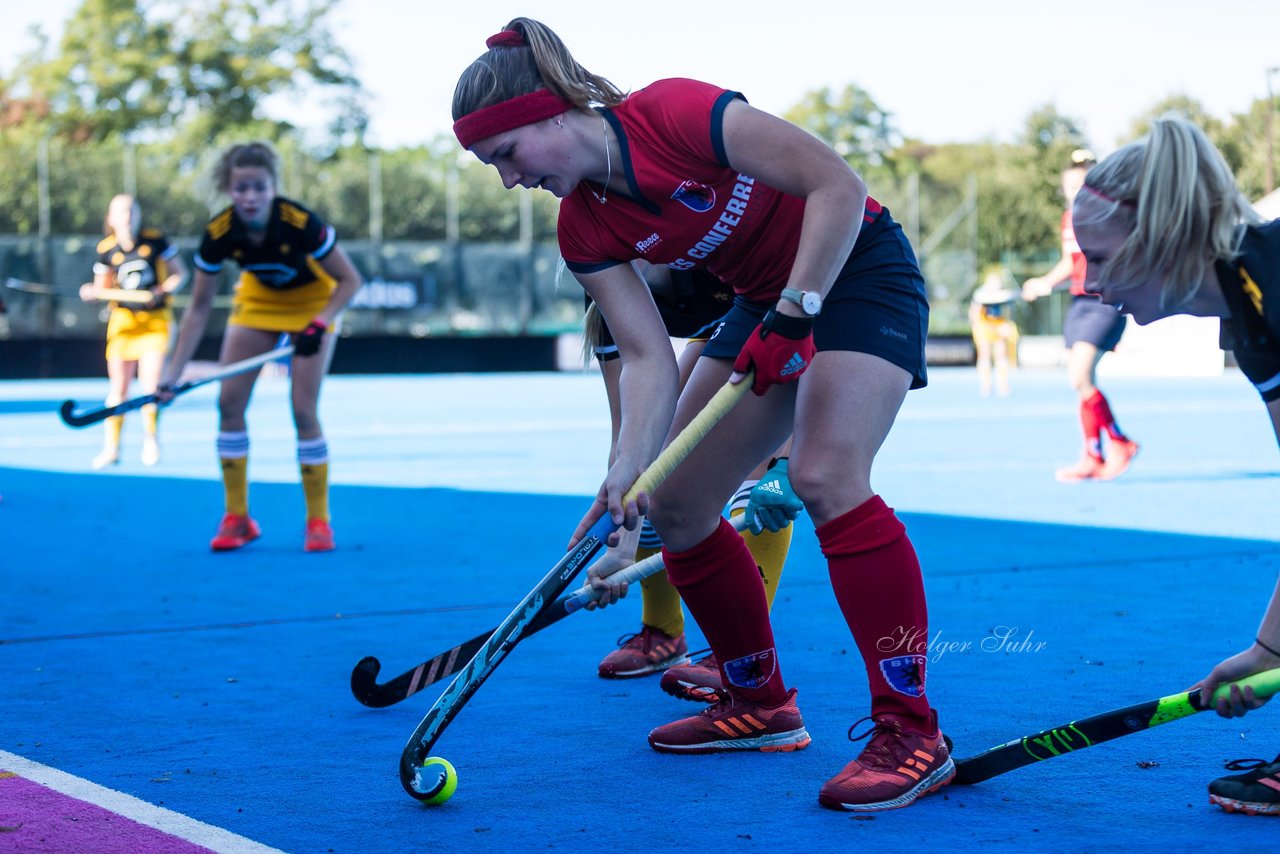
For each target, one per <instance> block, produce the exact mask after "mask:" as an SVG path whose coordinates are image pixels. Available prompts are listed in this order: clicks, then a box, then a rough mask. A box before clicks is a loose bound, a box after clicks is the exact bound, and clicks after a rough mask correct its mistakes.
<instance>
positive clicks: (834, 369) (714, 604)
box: [453, 18, 955, 810]
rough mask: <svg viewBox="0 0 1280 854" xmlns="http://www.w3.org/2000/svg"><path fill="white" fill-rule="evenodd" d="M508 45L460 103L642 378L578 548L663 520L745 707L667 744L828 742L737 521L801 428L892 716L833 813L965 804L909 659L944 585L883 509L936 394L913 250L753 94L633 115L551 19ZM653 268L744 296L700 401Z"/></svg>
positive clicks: (656, 88) (654, 87) (685, 97)
mask: <svg viewBox="0 0 1280 854" xmlns="http://www.w3.org/2000/svg"><path fill="white" fill-rule="evenodd" d="M487 46H488V48H489V50H488V51H487V52H486V53H485V54H484V55H482V56H481V57H480V58H479V59H478V60H476V62H474V63H473V64H472V65H471V66H470V67H469V68H468V69H467V70H466V71H465V72H464V73H463V75H462V77H461V79H460V80H459V82H458V86H457V88H456V90H455V93H454V102H453V115H454V119H455V123H454V131H455V134H456V135H457V137H458V140H459V142H461V144H462V146H463V147H464V148H466V149H469V150H470V151H471V152H472V153H473V154H475V155H476V157H477V158H479V159H480V160H481V162H484V163H487V164H490V165H492V166H494V167H495V168H496V169H497V170H498V173H499V175H500V176H501V177H502V180H503V183H504V184H505V185H506V186H507V187H509V188H512V187H517V186H520V187H525V188H535V187H540V188H543V189H545V190H548V191H549V192H551V193H553V194H554V195H556V196H557V197H558V198H560V199H561V206H560V219H559V226H558V237H559V242H560V252H561V255H562V256H563V258H564V260H565V262H566V264H567V266H568V268H569V270H570V271H571V272H572V273H573V274H574V276H575V277H576V278H577V279H578V281H579V282H580V283H581V284H582V286H583V287H584V288H585V289H586V291H587V293H588V294H589V295H590V296H591V298H592V299H593V300H594V301H595V303H596V304H597V305H598V306H599V307H600V311H601V313H602V314H603V316H604V318H605V319H606V321H607V322H608V323H609V328H610V330H611V332H612V333H613V337H614V339H615V341H616V343H617V346H618V351H619V353H620V356H621V359H620V361H621V364H622V374H621V379H620V395H621V411H622V413H623V421H622V425H621V428H620V430H619V434H618V444H617V453H616V454H615V455H614V459H613V462H612V465H611V466H610V468H609V472H608V474H607V476H606V478H605V481H604V483H603V485H602V486H601V488H600V492H599V495H598V496H597V499H596V503H595V505H594V506H593V508H592V510H591V511H590V512H589V513H588V514H587V516H586V517H585V518H584V519H583V521H582V524H581V525H580V527H579V529H578V532H577V533H575V539H576V538H577V537H578V536H581V535H582V533H583V532H585V531H586V530H587V528H588V526H589V525H591V524H592V523H594V522H595V521H596V520H597V519H598V518H599V517H600V516H601V515H602V514H604V513H609V514H610V515H611V516H612V518H613V519H614V521H616V522H617V523H619V524H622V525H624V526H625V527H627V528H628V529H632V528H634V526H635V525H636V522H637V519H638V517H639V515H640V514H642V513H645V512H646V511H647V512H648V513H649V515H650V518H651V520H652V522H653V526H654V528H655V529H656V530H657V532H658V534H659V535H660V536H661V538H662V541H663V543H664V548H663V557H664V562H665V565H666V567H667V574H668V577H669V578H670V580H671V582H672V584H674V585H675V586H676V588H677V589H679V591H680V595H681V598H682V599H683V600H684V602H685V604H686V606H687V607H688V609H689V611H690V613H691V614H692V615H693V617H694V619H695V620H696V621H697V622H698V625H699V626H700V627H701V628H702V630H703V633H704V634H705V635H706V636H707V640H708V641H709V642H710V644H711V647H712V650H713V651H714V652H715V654H716V660H717V662H718V664H719V667H720V671H721V674H722V676H723V681H724V683H725V685H726V688H727V691H726V696H725V697H724V698H723V699H722V700H721V701H720V702H718V703H716V704H714V705H712V706H710V707H708V708H707V709H706V710H705V711H704V712H702V713H701V714H699V715H695V716H693V717H689V718H684V719H682V720H678V721H675V722H674V723H670V724H667V725H665V726H661V727H658V728H657V729H655V730H653V731H652V732H651V733H650V735H649V743H650V745H651V746H652V747H653V748H654V749H656V750H659V751H663V752H669V753H707V752H714V751H722V750H762V751H771V752H772V751H791V750H795V749H798V748H801V747H804V746H805V745H807V744H808V743H809V735H808V732H807V731H806V729H805V726H804V722H803V720H802V719H801V715H800V711H799V708H798V706H797V704H796V694H795V689H791V690H789V691H788V690H787V688H786V686H785V684H784V682H783V679H782V671H781V669H780V666H779V662H778V655H777V650H776V649H775V646H774V639H773V631H772V628H771V626H770V624H769V617H768V609H767V605H766V600H765V595H764V590H763V587H762V585H761V584H760V583H759V575H758V573H757V570H756V566H755V562H754V561H753V560H752V559H751V555H750V553H749V552H748V551H747V549H746V546H745V545H744V544H743V540H742V538H741V537H740V536H738V534H737V533H736V532H735V531H734V530H733V527H732V525H730V524H729V522H728V521H727V520H724V519H722V517H721V515H720V513H721V509H722V508H723V507H724V505H725V503H726V502H727V501H728V499H729V498H730V497H731V496H732V495H733V493H734V490H735V489H737V487H738V485H739V484H740V483H741V482H742V481H743V480H744V479H745V478H746V477H747V475H748V474H749V472H750V471H751V469H752V467H753V466H755V465H756V463H757V462H758V461H759V460H761V459H764V458H765V457H767V456H768V455H769V454H770V453H772V452H773V450H774V449H775V448H777V447H778V446H780V445H781V444H782V442H783V441H784V440H785V439H786V438H787V436H788V435H791V434H792V432H793V429H794V439H793V445H792V452H791V460H790V467H789V474H790V477H791V482H792V486H793V487H794V489H795V492H796V494H797V495H798V496H799V497H800V499H801V500H802V501H803V502H804V506H805V507H806V508H807V510H808V511H809V513H810V514H811V515H812V517H813V520H814V524H815V526H816V527H817V534H818V539H819V542H820V544H821V546H822V550H823V553H824V554H825V556H826V558H827V561H828V567H829V571H830V576H831V583H832V587H833V589H834V591H835V595H836V599H837V601H838V602H839V604H840V607H841V610H842V611H843V613H844V615H845V618H846V620H847V622H848V623H849V626H850V629H851V631H852V633H853V636H854V639H855V641H856V642H857V644H858V648H859V650H860V651H861V653H862V658H863V663H864V666H865V672H866V679H867V680H868V683H869V688H870V694H871V714H870V726H869V727H868V729H867V731H866V732H865V733H864V737H869V739H870V740H869V742H868V744H867V745H866V747H865V748H864V749H863V750H862V752H861V754H860V755H859V756H858V757H857V758H856V759H854V760H853V761H851V762H850V763H849V764H848V765H846V766H845V768H844V769H843V770H842V771H841V772H840V773H839V774H837V775H836V776H835V777H833V778H832V779H830V780H828V781H827V782H826V783H825V784H824V785H823V786H822V788H821V790H820V791H819V801H820V802H821V803H823V804H824V805H826V806H829V807H833V808H837V809H851V810H881V809H889V808H893V807H899V806H905V805H907V804H909V803H912V802H913V801H914V800H915V799H916V798H918V797H919V796H920V795H922V794H924V793H926V792H928V791H931V790H933V789H935V788H937V787H939V786H941V785H943V784H945V783H947V782H949V781H950V779H951V778H952V776H953V775H954V773H955V772H954V763H953V762H952V760H951V758H950V755H949V753H948V751H947V748H946V745H945V742H944V739H943V736H942V733H941V731H940V730H939V728H938V722H937V715H936V713H935V712H934V710H933V709H932V708H931V707H930V704H929V701H928V699H927V697H926V696H925V690H924V681H925V680H924V677H925V663H926V662H925V656H924V654H923V652H924V651H923V649H918V648H916V647H917V646H918V645H917V644H914V643H912V642H911V641H904V640H903V639H904V638H917V637H919V638H923V637H926V636H927V622H928V615H927V609H926V604H925V594H924V584H923V580H922V577H921V572H920V565H919V562H918V560H917V559H916V555H915V551H914V549H913V547H912V545H911V542H910V540H909V539H908V538H907V535H906V529H905V527H904V526H903V524H902V522H901V521H899V520H898V518H897V517H896V516H895V515H894V513H893V510H892V509H891V508H890V507H888V506H887V505H886V504H885V502H884V501H883V500H882V499H881V498H880V497H879V496H878V495H876V493H875V491H874V490H873V489H872V488H871V466H872V463H873V461H874V459H875V455H876V452H877V451H878V449H879V448H880V445H881V444H882V443H883V441H884V439H885V438H886V436H887V435H888V433H889V429H890V428H891V426H892V425H893V422H894V419H895V417H896V416H897V413H898V410H899V408H900V407H901V405H902V402H903V400H904V398H905V396H906V393H907V391H908V390H909V389H911V388H918V387H920V386H923V385H924V384H925V361H924V340H925V333H926V330H927V327H928V303H927V301H926V299H925V286H924V281H923V279H922V277H921V275H920V270H919V266H918V264H917V263H916V259H915V255H914V253H913V252H912V250H911V247H910V245H909V244H908V242H907V240H906V239H905V237H904V236H903V233H902V229H901V228H900V227H899V226H898V225H897V224H896V223H895V222H894V221H893V219H892V218H891V217H890V216H889V214H888V212H887V211H886V210H885V209H884V208H883V207H882V206H881V205H880V204H879V203H878V202H876V201H875V200H874V199H872V198H870V197H869V196H868V195H867V190H866V187H865V186H864V184H863V182H862V180H861V179H860V178H859V177H858V176H857V175H856V174H855V173H854V172H853V171H852V170H851V169H849V167H848V165H847V164H846V163H845V162H844V161H843V160H842V159H841V158H840V157H839V155H837V154H836V153H835V152H834V151H833V150H832V149H831V148H830V147H829V146H827V145H825V144H824V143H822V142H821V141H819V140H817V139H816V138H815V137H813V136H811V135H810V134H808V133H806V132H805V131H803V130H801V129H800V128H798V127H796V126H794V125H792V124H790V123H788V122H785V121H783V120H781V119H778V118H776V117H774V116H772V115H769V114H767V113H764V112H761V111H759V110H756V109H754V108H753V107H751V106H749V105H748V104H747V103H746V101H745V99H744V98H743V97H742V96H741V95H740V94H739V93H737V92H733V91H730V90H726V89H723V88H720V87H718V86H714V85H710V84H707V83H702V82H699V81H695V80H687V79H666V80H659V81H656V82H654V83H652V84H650V85H649V86H647V87H645V88H644V89H641V90H639V91H637V92H634V93H632V94H630V95H624V94H623V93H622V91H621V90H619V89H618V88H617V87H616V86H614V84H613V83H611V82H610V81H609V80H607V79H606V78H603V77H600V76H598V75H595V74H593V73H591V72H589V71H587V70H586V69H584V68H583V67H582V66H581V65H579V64H578V63H577V62H576V61H575V60H574V59H573V57H572V55H570V53H569V51H568V50H567V48H566V47H565V45H564V44H563V42H562V41H561V40H560V38H559V37H558V36H557V35H556V34H555V33H554V32H552V31H551V30H550V29H548V28H547V27H546V26H544V25H542V24H540V23H538V22H536V21H532V20H530V19H528V18H517V19H515V20H513V21H512V22H511V23H510V24H508V25H507V26H506V27H505V28H504V29H503V30H502V31H501V32H499V33H498V34H497V35H495V36H493V37H492V38H490V39H489V41H488V43H487ZM634 259H642V260H645V261H648V262H649V263H652V264H665V265H667V266H669V267H671V268H672V269H673V270H686V269H694V268H701V269H706V270H707V271H708V272H710V273H712V274H713V275H715V276H717V277H718V278H719V279H720V280H721V281H724V282H728V283H730V284H732V285H733V288H734V291H735V300H734V306H733V308H732V309H731V310H730V312H729V313H728V315H726V317H725V320H724V323H723V325H722V326H721V327H720V329H719V331H718V332H717V334H716V335H714V336H713V337H712V338H711V339H710V340H709V341H708V342H707V344H706V347H705V348H704V350H703V354H702V357H701V358H700V359H699V360H698V364H697V366H696V367H695V368H694V371H693V374H692V375H691V376H690V378H689V380H688V382H687V384H686V385H685V387H684V390H683V391H682V392H681V393H680V394H679V395H678V399H677V392H676V389H677V388H678V382H677V367H676V360H675V357H674V354H673V353H672V348H671V344H670V341H669V339H668V338H667V335H666V331H665V329H664V328H663V324H662V318H661V316H660V315H659V313H658V310H657V309H656V308H655V306H654V303H653V298H652V297H651V296H650V294H649V290H648V288H647V287H646V286H645V283H644V281H643V279H641V277H640V276H639V274H638V273H637V272H636V271H635V269H634V268H633V267H632V266H631V264H630V263H629V262H630V261H632V260H634ZM748 371H753V372H754V377H755V379H754V384H753V391H754V392H755V395H754V396H750V395H749V396H748V397H747V399H746V400H744V401H743V402H742V403H740V404H739V405H738V406H737V407H735V409H734V410H733V412H731V413H730V414H729V415H728V416H727V417H726V418H725V419H724V421H722V422H721V423H720V425H719V426H718V427H717V428H716V429H715V430H713V431H712V435H711V437H710V438H709V441H705V442H703V443H701V444H700V445H699V446H698V447H697V448H696V449H695V450H694V451H693V453H692V454H691V455H690V456H689V458H688V459H687V460H686V461H685V462H684V464H682V465H681V466H679V467H678V468H677V469H676V470H675V471H674V472H673V473H672V474H671V476H670V477H669V478H668V479H667V480H666V482H665V483H664V484H663V485H662V487H661V488H659V489H657V490H656V491H655V494H654V495H653V496H652V500H650V499H649V496H640V498H639V499H638V500H637V501H636V502H633V503H630V504H628V505H627V506H625V507H624V506H623V504H622V496H623V494H624V493H625V492H626V490H627V489H628V488H629V487H630V486H631V485H632V484H633V483H634V482H635V480H636V478H637V477H638V476H639V474H640V473H641V472H642V471H643V470H644V468H645V467H646V466H647V465H648V464H649V462H650V461H652V460H653V459H654V458H655V457H656V456H657V454H658V452H659V450H660V449H661V447H662V445H663V443H664V440H666V439H667V437H668V436H669V435H674V434H675V432H677V431H679V430H680V429H681V428H682V427H684V426H685V425H686V424H687V423H688V422H689V421H690V420H691V419H692V418H693V416H694V415H695V414H696V413H697V412H698V411H700V410H701V409H702V408H703V406H704V405H705V404H706V402H707V401H708V400H709V399H710V398H711V397H712V395H713V394H714V392H715V391H716V390H717V389H719V388H720V387H721V386H722V385H723V384H724V383H725V382H726V381H729V380H730V379H732V380H733V381H741V380H742V378H743V376H744V375H745V374H746V373H747V372H748ZM606 582H607V579H606V580H604V581H602V582H600V583H606Z"/></svg>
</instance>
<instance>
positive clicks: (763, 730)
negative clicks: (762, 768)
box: [649, 688, 810, 753]
mask: <svg viewBox="0 0 1280 854" xmlns="http://www.w3.org/2000/svg"><path fill="white" fill-rule="evenodd" d="M809 741H810V739H809V733H808V731H807V730H805V728H804V720H803V719H801V717H800V709H799V708H797V707H796V689H795V688H792V689H791V690H790V691H788V692H787V697H786V699H785V700H783V701H782V703H781V704H780V705H777V706H773V707H769V706H762V705H760V704H759V703H753V702H752V701H750V700H747V699H745V698H743V697H735V696H734V695H733V694H731V693H727V692H726V695H725V698H724V699H723V700H721V701H720V702H718V703H716V704H715V705H713V706H708V707H707V708H706V709H704V710H703V711H702V712H700V713H699V714H696V715H694V716H692V717H688V718H681V719H680V720H678V721H673V722H672V723H669V724H665V725H664V726H660V727H658V728H657V729H655V730H654V731H653V732H651V733H649V746H650V747H652V748H653V749H654V750H656V751H658V752H659V753H721V752H724V751H729V750H759V751H762V752H764V753H789V752H791V751H793V750H803V749H804V748H806V747H808V746H809Z"/></svg>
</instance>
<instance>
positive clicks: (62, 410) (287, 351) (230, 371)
mask: <svg viewBox="0 0 1280 854" xmlns="http://www.w3.org/2000/svg"><path fill="white" fill-rule="evenodd" d="M292 354H293V345H292V344H289V345H287V346H284V347H277V348H276V349H274V350H270V351H268V352H266V353H262V354H260V355H257V356H251V357H250V358H248V359H244V360H242V361H239V362H232V363H231V364H230V365H226V366H224V367H222V368H220V369H219V370H218V371H216V372H214V373H212V374H209V375H208V376H206V377H201V378H200V379H198V380H188V381H186V382H183V383H178V384H177V385H176V386H174V387H173V395H174V397H175V398H176V397H177V396H178V395H180V394H185V393H187V392H189V391H191V390H192V389H193V388H199V387H200V386H202V385H206V384H208V383H211V382H217V381H218V380H225V379H226V378H227V377H234V376H236V375H237V374H243V373H246V372H247V371H252V370H254V369H255V368H261V367H262V366H263V365H265V364H266V363H267V362H274V361H275V360H276V359H283V358H284V357H285V356H290V355H292ZM158 400H159V398H158V397H157V395H156V394H155V393H154V392H153V393H151V394H143V395H139V396H138V397H131V398H129V399H128V400H126V401H124V402H123V403H117V404H115V405H114V406H99V407H95V408H93V409H86V410H83V411H81V412H76V411H75V410H76V402H75V401H74V400H64V401H63V402H62V406H60V407H58V414H59V415H60V416H62V421H63V423H65V424H66V425H67V426H68V427H88V426H89V425H90V424H97V423H98V422H99V421H102V420H104V419H106V418H110V417H111V416H113V415H123V414H124V413H126V412H132V411H133V410H135V409H141V408H142V407H144V406H146V405H147V404H149V403H156V402H157V401H158Z"/></svg>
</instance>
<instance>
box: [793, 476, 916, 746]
mask: <svg viewBox="0 0 1280 854" xmlns="http://www.w3.org/2000/svg"><path fill="white" fill-rule="evenodd" d="M818 542H819V543H820V544H821V545H822V553H823V554H824V555H826V557H827V567H828V570H829V572H830V574H831V587H832V589H833V590H835V594H836V601H837V602H839V603H840V610H841V611H842V612H843V613H844V619H845V622H847V623H848V624H849V629H850V631H852V632H853V639H854V641H856V642H857V644H858V650H859V651H860V652H861V653H862V661H863V664H864V665H865V666H866V669H867V679H868V681H869V683H870V688H871V714H872V715H878V714H882V713H885V712H889V713H891V714H895V715H901V716H903V717H905V718H907V719H909V720H910V721H911V722H912V723H913V724H914V726H915V727H916V728H919V729H920V730H921V731H922V732H927V733H931V732H933V723H932V720H933V719H932V717H931V714H930V708H929V700H928V698H927V697H926V696H925V693H924V683H925V664H926V656H925V649H926V647H927V644H928V639H929V611H928V607H927V606H926V604H925V597H924V579H923V578H921V575H920V561H919V560H918V559H917V558H916V551H915V549H914V548H913V547H912V545H911V540H909V539H908V538H907V529H906V527H905V526H904V525H903V524H902V522H901V521H899V519H898V517H897V516H895V515H894V513H893V508H891V507H888V506H886V505H885V503H884V501H883V500H881V498H880V496H878V495H877V496H874V497H872V498H870V499H868V500H867V501H865V502H863V503H862V504H860V505H859V506H857V507H855V508H853V509H852V510H850V511H849V512H848V513H845V514H844V515H843V516H840V517H838V518H836V519H832V520H831V521H830V522H827V523H826V524H825V525H822V526H821V527H820V528H818Z"/></svg>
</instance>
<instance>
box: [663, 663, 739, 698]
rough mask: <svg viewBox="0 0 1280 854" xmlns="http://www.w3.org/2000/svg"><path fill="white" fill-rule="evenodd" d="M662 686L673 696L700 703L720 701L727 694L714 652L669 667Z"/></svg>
mask: <svg viewBox="0 0 1280 854" xmlns="http://www.w3.org/2000/svg"><path fill="white" fill-rule="evenodd" d="M661 686H662V690H663V691H666V692H667V693H668V694H670V695H671V696H673V697H677V698H679V699H681V700H694V701H697V702H699V703H718V702H720V701H721V700H723V699H724V698H725V697H726V696H727V694H726V693H725V690H724V679H723V678H722V677H721V676H720V664H719V662H717V661H716V655H715V653H714V652H713V653H712V654H711V655H707V656H704V657H702V658H699V659H698V660H697V661H686V662H685V663H684V664H677V665H676V666H675V667H672V668H670V669H668V670H667V672H666V673H664V674H662V682H661Z"/></svg>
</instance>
